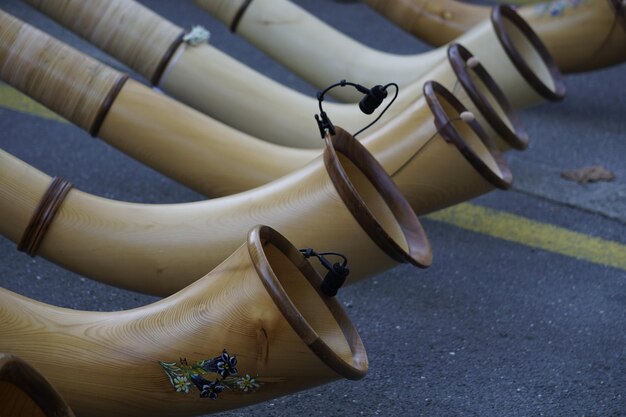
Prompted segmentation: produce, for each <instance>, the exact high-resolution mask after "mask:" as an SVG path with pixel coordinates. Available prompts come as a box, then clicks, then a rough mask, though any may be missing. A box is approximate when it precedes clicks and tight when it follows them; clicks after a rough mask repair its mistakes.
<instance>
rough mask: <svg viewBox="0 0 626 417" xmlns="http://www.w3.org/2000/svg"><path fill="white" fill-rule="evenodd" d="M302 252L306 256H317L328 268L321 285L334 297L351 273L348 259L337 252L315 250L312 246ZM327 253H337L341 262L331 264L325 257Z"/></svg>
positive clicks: (323, 289) (301, 250) (321, 289)
mask: <svg viewBox="0 0 626 417" xmlns="http://www.w3.org/2000/svg"><path fill="white" fill-rule="evenodd" d="M300 253H302V255H303V256H304V257H305V258H307V259H308V258H311V257H313V256H314V257H316V258H317V259H319V261H320V263H321V264H322V266H323V267H324V268H326V269H327V270H328V272H327V273H326V276H324V279H323V281H322V284H321V285H320V291H322V292H323V293H324V294H326V295H327V296H329V297H334V296H335V295H337V291H339V289H340V288H341V286H342V285H343V284H344V283H345V282H346V278H347V277H348V274H349V273H350V269H349V268H348V259H347V258H346V257H345V256H344V255H342V254H340V253H336V252H319V253H318V252H315V251H314V250H313V249H311V248H306V249H300ZM326 255H335V256H338V257H340V258H341V259H342V261H341V263H339V262H335V263H334V264H331V263H330V261H329V260H328V259H327V258H326V257H325V256H326Z"/></svg>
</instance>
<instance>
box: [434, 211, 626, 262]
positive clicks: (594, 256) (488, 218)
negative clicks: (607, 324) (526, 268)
mask: <svg viewBox="0 0 626 417" xmlns="http://www.w3.org/2000/svg"><path fill="white" fill-rule="evenodd" d="M427 218H429V219H432V220H436V221H440V222H443V223H447V224H451V225H454V226H458V227H460V228H462V229H465V230H470V231H472V232H478V233H482V234H485V235H488V236H492V237H496V238H499V239H503V240H508V241H511V242H515V243H520V244H522V245H526V246H530V247H533V248H538V249H543V250H546V251H549V252H555V253H558V254H561V255H567V256H571V257H574V258H578V259H583V260H585V261H589V262H593V263H596V264H600V265H606V266H612V267H614V268H619V269H623V270H626V245H624V244H621V243H619V242H614V241H610V240H605V239H600V238H597V237H593V236H589V235H586V234H584V233H578V232H574V231H572V230H568V229H565V228H562V227H557V226H553V225H551V224H547V223H541V222H537V221H534V220H530V219H527V218H525V217H521V216H517V215H514V214H510V213H506V212H502V211H498V210H493V209H489V208H486V207H481V206H477V205H474V204H468V203H464V204H459V205H457V206H454V207H451V208H448V209H445V210H441V211H438V212H436V213H432V214H429V215H428V216H427Z"/></svg>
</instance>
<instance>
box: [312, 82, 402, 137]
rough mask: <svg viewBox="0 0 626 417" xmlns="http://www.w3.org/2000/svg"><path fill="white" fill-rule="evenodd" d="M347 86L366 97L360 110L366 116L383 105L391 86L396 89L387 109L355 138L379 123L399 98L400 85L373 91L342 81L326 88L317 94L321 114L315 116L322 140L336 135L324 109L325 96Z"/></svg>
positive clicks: (377, 88) (394, 84)
mask: <svg viewBox="0 0 626 417" xmlns="http://www.w3.org/2000/svg"><path fill="white" fill-rule="evenodd" d="M347 85H349V86H351V87H354V88H356V89H357V90H358V91H359V92H360V93H362V94H364V97H363V98H362V99H361V101H360V102H359V109H361V111H362V112H363V113H365V114H372V113H374V110H376V109H377V108H378V107H379V106H380V105H381V104H382V102H383V100H384V99H385V98H387V88H389V87H390V86H393V87H395V88H396V94H395V95H394V96H393V98H392V99H391V101H390V102H389V103H388V104H387V107H385V109H384V110H383V111H382V112H381V113H380V114H379V115H378V117H377V118H376V119H375V120H374V121H373V122H372V123H370V124H368V125H367V126H365V127H364V128H363V129H361V130H359V131H358V132H356V133H355V134H353V135H352V136H354V137H356V136H357V135H358V134H360V133H361V132H363V131H364V130H366V129H368V128H370V127H371V126H372V125H373V124H374V123H376V122H378V121H379V120H380V118H381V117H382V116H383V114H385V112H386V111H387V110H388V109H389V107H391V105H392V104H393V102H394V101H396V98H398V92H399V88H398V84H396V83H389V84H387V85H385V86H383V85H376V86H374V87H372V88H371V89H369V88H367V87H364V86H362V85H361V84H356V83H352V82H349V81H346V80H341V81H339V82H338V83H335V84H332V85H330V86H328V87H326V89H324V91H319V92H318V93H317V104H318V106H319V108H320V114H316V115H315V121H316V122H317V127H318V128H319V130H320V136H321V137H322V139H324V138H325V137H326V135H327V134H331V135H334V134H335V126H333V123H332V122H331V121H330V119H329V118H328V115H327V114H326V113H325V112H324V109H323V108H322V102H323V101H324V95H325V94H326V93H328V92H329V91H330V90H332V89H333V88H335V87H345V86H347Z"/></svg>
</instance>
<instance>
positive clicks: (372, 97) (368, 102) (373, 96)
mask: <svg viewBox="0 0 626 417" xmlns="http://www.w3.org/2000/svg"><path fill="white" fill-rule="evenodd" d="M386 98H387V89H386V88H385V87H383V86H382V85H377V86H374V87H372V88H371V89H370V90H368V91H367V93H365V97H363V98H362V99H361V101H359V108H360V109H361V111H362V112H363V113H365V114H372V113H374V110H376V109H377V108H378V106H380V105H381V103H382V102H383V100H384V99H386Z"/></svg>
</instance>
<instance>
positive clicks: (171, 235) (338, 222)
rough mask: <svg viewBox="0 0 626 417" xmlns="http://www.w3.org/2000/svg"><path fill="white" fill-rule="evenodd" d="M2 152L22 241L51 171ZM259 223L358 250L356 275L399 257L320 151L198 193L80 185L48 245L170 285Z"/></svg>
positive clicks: (7, 207)
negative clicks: (248, 186)
mask: <svg viewBox="0 0 626 417" xmlns="http://www.w3.org/2000/svg"><path fill="white" fill-rule="evenodd" d="M1 159H2V164H0V170H1V171H0V179H1V180H2V186H1V187H0V188H1V191H0V200H1V202H0V208H1V210H0V211H1V212H2V213H5V214H6V216H3V218H2V221H1V222H0V223H2V224H1V225H0V231H1V232H2V234H3V235H4V236H6V237H8V238H9V239H12V240H14V241H17V240H18V239H19V238H20V236H21V234H22V232H23V230H24V228H25V226H26V223H27V221H28V218H29V216H30V213H32V211H33V209H34V207H35V206H36V204H37V202H38V199H39V198H40V196H41V194H42V193H43V191H44V190H45V188H46V187H47V186H48V184H49V182H50V179H49V177H47V176H46V175H44V174H42V173H40V172H38V171H36V170H34V169H33V168H31V167H29V166H27V165H26V164H24V163H22V162H20V161H18V160H16V159H15V158H12V157H11V156H10V155H8V154H2V158H1ZM366 201H367V200H366ZM9 219H10V220H9ZM259 223H263V224H269V225H271V226H273V227H275V228H277V229H279V230H281V232H282V233H284V234H285V235H286V236H287V237H288V238H289V239H291V240H292V241H293V242H295V243H296V244H297V245H299V246H302V247H314V248H320V250H334V251H339V252H341V253H344V254H345V255H346V256H348V257H349V258H351V259H353V260H354V264H353V266H352V267H351V270H352V273H351V276H350V279H351V280H358V279H361V278H364V277H366V276H371V275H373V274H375V273H376V272H380V271H383V270H386V269H388V268H389V267H391V266H392V265H394V264H395V262H394V261H393V260H392V259H390V258H389V257H388V256H387V255H386V254H385V253H383V252H382V251H381V250H380V249H379V248H378V246H377V245H376V244H374V243H373V242H372V241H371V239H369V237H368V236H367V234H366V233H365V232H364V231H363V230H362V228H361V227H360V226H359V225H358V224H357V222H356V221H355V220H354V218H353V216H352V215H351V213H350V212H349V211H348V209H347V208H346V206H345V205H344V203H343V202H342V200H341V198H339V196H338V195H337V192H336V190H335V189H334V187H333V185H332V184H331V182H330V180H329V179H328V176H327V174H326V171H325V169H324V166H323V164H322V162H321V160H317V161H316V162H314V163H312V164H310V165H308V166H307V167H305V168H303V169H301V170H299V171H297V172H295V173H293V174H292V175H289V176H286V177H284V178H282V179H281V180H279V181H275V182H273V183H270V184H268V185H266V186H264V187H260V188H257V189H255V190H252V191H249V192H245V193H240V194H237V195H234V196H230V197H225V198H221V199H215V200H209V201H206V202H199V203H189V204H179V205H141V204H130V203H123V202H117V201H112V200H107V199H103V198H99V197H96V196H92V195H88V194H85V193H82V192H80V191H77V190H73V191H71V192H70V193H69V195H68V197H67V199H66V201H65V203H64V204H63V205H62V206H61V209H60V211H59V213H58V214H57V217H56V218H55V221H54V222H53V224H52V226H51V227H50V229H49V230H48V233H47V236H46V237H45V238H44V241H43V243H42V246H41V250H40V254H41V255H42V256H44V257H46V258H48V259H51V260H53V261H54V262H57V263H59V264H61V265H63V266H64V267H67V268H69V269H72V270H74V271H76V272H78V273H81V274H83V275H88V276H91V277H93V278H95V279H98V280H102V281H104V282H109V283H110V284H112V285H116V286H121V287H125V288H130V289H135V290H137V291H142V292H146V293H153V294H162V295H163V294H171V293H173V292H174V291H176V290H178V289H180V288H183V287H184V286H186V285H188V284H189V283H191V282H193V281H195V280H196V279H198V278H199V277H200V276H202V275H203V274H204V273H206V271H207V270H210V269H211V268H212V267H214V266H215V265H216V264H217V263H219V262H220V261H221V260H222V259H224V258H225V257H226V256H228V254H229V252H232V251H233V250H234V248H235V247H237V245H238V244H239V243H240V242H241V236H242V234H245V232H246V230H247V229H249V228H250V227H252V226H254V225H256V224H259ZM321 248H323V249H321ZM131 275H132V280H131V279H130V278H129V276H131Z"/></svg>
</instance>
